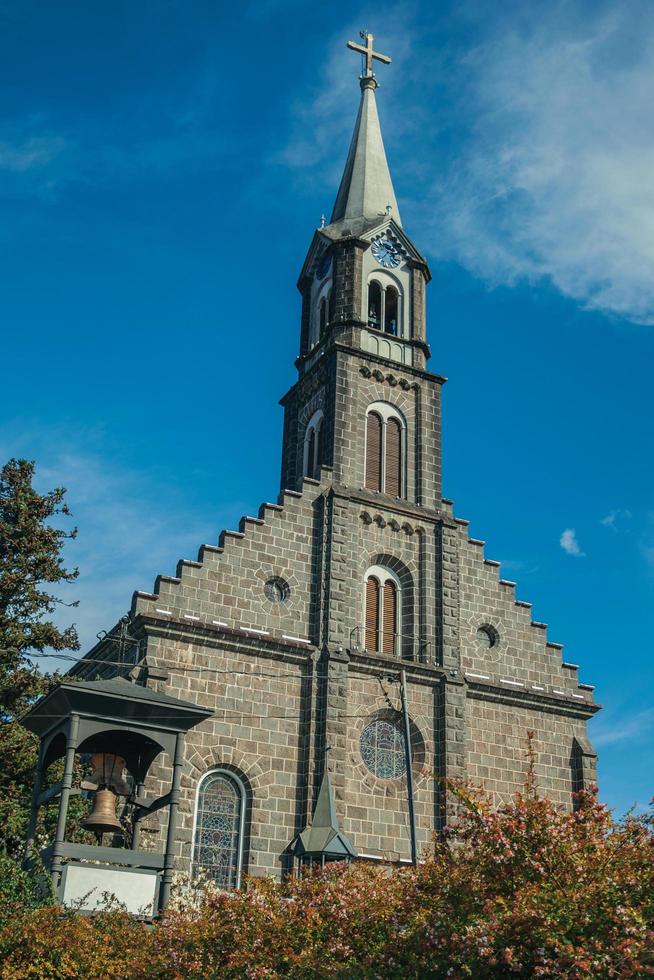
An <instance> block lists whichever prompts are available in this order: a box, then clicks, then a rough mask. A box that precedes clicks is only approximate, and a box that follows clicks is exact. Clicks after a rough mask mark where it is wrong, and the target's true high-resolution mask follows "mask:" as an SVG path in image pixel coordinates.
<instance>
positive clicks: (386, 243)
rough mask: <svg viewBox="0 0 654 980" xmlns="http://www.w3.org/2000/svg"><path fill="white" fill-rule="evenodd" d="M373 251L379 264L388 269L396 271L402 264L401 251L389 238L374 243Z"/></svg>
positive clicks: (379, 239)
mask: <svg viewBox="0 0 654 980" xmlns="http://www.w3.org/2000/svg"><path fill="white" fill-rule="evenodd" d="M371 251H372V254H373V255H374V256H375V258H376V259H377V261H378V262H379V264H380V265H383V266H384V267H385V268H386V269H394V268H395V267H396V266H398V265H399V264H400V258H401V256H400V250H399V248H398V247H397V245H396V244H395V243H394V242H392V241H390V239H388V238H378V239H377V240H376V241H374V242H373V243H372V249H371Z"/></svg>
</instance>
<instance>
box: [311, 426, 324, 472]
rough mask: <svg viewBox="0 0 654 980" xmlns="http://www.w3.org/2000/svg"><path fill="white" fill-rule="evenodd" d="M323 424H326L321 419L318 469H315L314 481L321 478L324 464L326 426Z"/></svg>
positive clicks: (317, 455)
mask: <svg viewBox="0 0 654 980" xmlns="http://www.w3.org/2000/svg"><path fill="white" fill-rule="evenodd" d="M323 422H324V420H323V419H321V420H320V422H318V445H317V447H316V469H315V472H314V474H313V475H314V479H316V480H317V479H318V477H319V476H320V467H321V466H322V464H323V463H324V460H323V458H322V454H323V448H324V437H323V431H324V428H325V426H324V424H323Z"/></svg>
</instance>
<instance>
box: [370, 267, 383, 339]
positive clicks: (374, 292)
mask: <svg viewBox="0 0 654 980" xmlns="http://www.w3.org/2000/svg"><path fill="white" fill-rule="evenodd" d="M368 326H369V327H375V328H376V329H377V330H381V327H382V288H381V286H380V284H379V283H378V282H377V280H376V279H373V280H372V281H371V282H370V283H369V284H368Z"/></svg>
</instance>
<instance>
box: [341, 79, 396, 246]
mask: <svg viewBox="0 0 654 980" xmlns="http://www.w3.org/2000/svg"><path fill="white" fill-rule="evenodd" d="M360 84H361V105H360V107H359V115H358V116H357V121H356V125H355V127H354V136H353V137H352V143H351V144H350V151H349V153H348V155H347V162H346V164H345V170H344V172H343V177H342V179H341V186H340V187H339V189H338V194H337V195H336V203H335V204H334V210H333V212H332V216H331V220H330V224H334V223H335V222H337V221H343V222H357V221H359V222H360V221H361V219H363V220H364V221H365V222H366V223H368V222H373V221H379V220H380V219H381V218H382V217H383V216H384V215H387V214H390V215H392V217H393V218H394V219H395V221H396V223H397V224H398V225H400V227H401V226H402V222H401V220H400V212H399V210H398V207H397V200H396V199H395V191H394V190H393V182H392V180H391V175H390V171H389V169H388V163H387V161H386V153H385V151H384V141H383V140H382V134H381V127H380V125H379V116H378V114H377V103H376V101H375V89H376V88H377V80H376V78H375V77H374V75H372V74H366V75H364V76H363V77H362V78H361V80H360ZM389 209H390V210H389Z"/></svg>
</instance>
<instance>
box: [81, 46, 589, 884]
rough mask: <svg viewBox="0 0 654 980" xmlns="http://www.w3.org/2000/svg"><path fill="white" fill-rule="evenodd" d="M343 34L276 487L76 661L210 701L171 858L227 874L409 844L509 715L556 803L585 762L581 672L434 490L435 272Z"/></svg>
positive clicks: (402, 858)
mask: <svg viewBox="0 0 654 980" xmlns="http://www.w3.org/2000/svg"><path fill="white" fill-rule="evenodd" d="M362 37H363V40H364V42H365V45H359V44H354V43H352V42H350V43H349V47H351V48H354V49H355V50H357V51H360V52H362V54H363V62H364V70H363V73H362V75H361V78H360V87H361V101H360V105H359V111H358V115H357V118H356V122H355V125H354V135H353V137H352V143H351V145H350V149H349V153H348V156H347V160H346V162H345V169H344V171H343V177H342V180H341V183H340V187H339V189H338V193H337V195H336V201H335V204H334V209H333V212H332V215H331V218H330V220H329V223H325V222H324V221H323V225H322V226H321V227H320V228H319V229H318V230H317V231H315V232H314V234H313V239H312V241H311V244H310V246H309V250H308V253H307V257H306V260H305V263H304V266H303V268H302V270H301V273H300V277H299V280H298V288H299V291H300V294H301V297H302V312H301V318H300V330H299V354H298V357H297V360H296V366H297V372H298V377H297V380H296V382H295V384H294V385H293V386H292V388H291V389H290V390H289V391H288V392H287V393H286V394H285V395H284V396H283V398H282V399H281V404H282V406H283V409H284V430H283V445H282V466H281V490H280V494H279V498H278V500H277V501H276V502H275V503H264V504H262V505H261V507H260V508H259V511H258V513H257V515H256V516H252V517H251V516H246V517H243V518H242V520H241V522H240V525H239V528H238V530H225V531H223V532H222V533H221V535H220V538H219V542H218V544H217V545H208V544H205V545H202V546H201V547H200V550H199V553H198V557H197V560H196V561H187V560H184V561H180V562H179V565H178V567H177V572H176V575H175V576H170V575H159V577H158V578H157V579H156V582H155V584H154V589H153V591H152V592H151V593H149V592H136V593H135V595H134V598H133V603H132V608H131V613H130V617H129V636H130V637H132V638H133V639H134V642H135V646H134V648H133V649H134V654H133V657H132V660H131V663H125V664H124V665H123V664H122V663H121V662H120V661H117V659H116V645H115V644H114V643H113V641H112V637H106V638H105V639H104V640H102V641H100V642H99V643H98V644H97V645H96V646H95V647H94V648H93V649H92V650H91V651H89V653H88V654H87V655H86V657H85V658H83V659H82V660H81V661H80V662H79V664H78V665H77V667H76V670H75V672H76V673H77V674H78V675H80V676H81V677H83V678H87V679H91V678H94V677H111V676H112V674H116V673H123V674H127V673H128V672H131V674H132V676H133V678H135V679H136V681H137V683H141V684H145V685H147V686H148V687H151V688H153V689H154V690H156V691H159V692H163V693H166V694H169V695H172V696H173V697H177V698H181V699H184V700H187V701H194V702H196V703H198V704H200V705H202V706H203V707H204V708H207V709H210V710H211V711H212V716H211V717H210V718H209V719H208V720H206V721H203V722H202V723H201V724H200V725H198V727H197V728H195V729H193V731H191V732H190V733H189V735H188V740H187V745H186V754H185V759H184V763H183V772H182V777H181V801H180V819H179V828H178V831H177V859H178V866H179V867H180V869H182V870H186V871H189V870H190V871H192V873H194V874H196V873H202V874H204V875H207V876H209V877H211V878H213V879H215V880H216V881H217V882H218V883H219V884H220V885H222V886H225V887H238V885H239V883H240V881H241V877H242V875H244V874H246V873H247V874H249V875H273V876H277V877H279V876H281V875H282V874H283V873H285V872H286V871H288V870H290V869H291V868H292V867H293V866H294V864H296V863H297V862H298V861H302V860H307V859H308V860H320V861H324V860H330V859H334V858H339V857H340V858H345V859H350V860H352V859H367V860H371V861H385V862H394V863H401V862H408V861H411V860H415V859H416V857H417V859H419V858H420V854H421V853H422V852H424V850H425V849H426V848H427V847H429V845H430V843H431V841H432V839H433V836H434V834H435V833H437V832H439V831H440V830H442V829H443V827H444V826H445V824H446V822H447V820H448V817H449V812H448V807H447V806H446V805H445V799H444V791H443V787H442V780H441V778H440V777H463V778H468V779H471V780H473V781H475V782H477V783H482V784H483V785H484V786H485V787H486V788H487V789H488V790H489V791H490V792H492V793H493V794H494V797H495V799H496V800H498V801H501V800H502V799H503V798H506V797H507V796H509V795H510V794H513V793H514V792H515V791H516V790H518V789H519V788H521V787H522V786H523V785H524V778H525V773H526V765H527V763H526V759H527V733H528V732H533V733H534V734H533V741H534V747H535V753H536V773H537V779H538V783H539V786H540V789H541V790H542V791H543V792H545V793H547V794H548V795H549V796H550V797H551V798H552V799H553V800H555V801H556V802H557V803H558V804H560V805H562V806H565V807H570V806H572V805H573V793H574V792H575V791H577V790H579V789H581V788H583V787H586V786H588V785H590V784H593V783H594V782H595V779H596V771H595V762H596V759H595V753H594V751H593V748H592V746H591V745H590V743H589V741H588V739H587V736H586V723H587V721H588V719H589V718H590V717H591V716H592V715H593V713H594V712H595V711H596V710H597V708H598V706H597V705H596V704H595V703H594V701H593V688H592V687H591V686H589V685H587V684H580V683H579V681H578V678H577V669H578V668H577V666H576V665H575V664H572V663H567V662H566V661H565V660H562V648H561V646H560V644H558V643H553V642H551V641H550V640H548V637H547V628H546V626H545V624H544V623H541V622H535V621H534V620H533V619H532V615H531V605H530V603H529V602H526V601H524V600H522V599H518V598H517V597H516V586H515V583H514V582H510V581H507V580H505V579H503V578H501V577H500V573H499V563H498V562H497V561H493V560H491V559H490V558H487V557H485V553H484V542H483V541H478V540H476V539H474V538H471V537H470V536H469V534H468V521H467V520H465V519H464V518H462V517H458V516H454V512H453V506H452V501H451V500H448V499H446V498H445V497H443V495H442V488H441V390H442V386H443V384H444V381H445V378H443V377H441V376H440V375H439V374H437V373H434V372H433V371H432V370H430V369H429V368H428V366H427V365H428V361H429V360H430V348H429V343H428V338H427V329H426V321H427V317H426V313H427V305H426V293H427V286H428V284H429V281H430V278H431V275H430V271H429V267H428V264H427V262H426V260H425V258H424V257H423V255H422V254H421V253H420V251H419V249H418V247H417V246H416V244H414V242H413V241H412V240H411V238H410V237H409V235H408V233H407V231H406V230H405V228H404V226H403V224H402V219H401V215H400V209H399V207H398V204H397V200H396V197H395V191H394V188H393V183H392V181H391V176H390V172H389V168H388V164H387V160H386V154H385V150H384V144H383V141H382V135H381V130H380V123H379V117H378V114H377V105H376V94H375V93H376V89H377V80H376V77H375V74H374V72H373V59H375V58H377V59H379V60H381V61H389V60H390V59H388V58H385V57H384V56H382V55H378V54H377V52H374V51H373V49H372V37H371V36H370V35H366V34H364V35H362ZM407 736H408V737H407ZM409 746H410V751H408V749H409ZM409 762H410V764H409ZM170 765H171V760H169V759H168V758H167V757H161V758H160V760H159V768H158V771H157V772H155V774H154V776H153V777H149V779H151V784H152V785H150V784H149V788H150V789H151V790H152V792H153V793H155V794H156V793H157V791H159V792H164V791H165V787H166V786H167V785H168V781H167V779H166V778H165V777H167V774H169V773H170ZM159 777H161V782H160V784H158V779H159ZM148 829H149V832H150V833H151V834H153V835H156V834H157V833H159V834H161V833H163V828H162V827H159V828H157V825H156V823H154V824H153V825H152V826H150V827H149V828H148Z"/></svg>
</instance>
